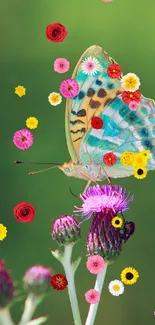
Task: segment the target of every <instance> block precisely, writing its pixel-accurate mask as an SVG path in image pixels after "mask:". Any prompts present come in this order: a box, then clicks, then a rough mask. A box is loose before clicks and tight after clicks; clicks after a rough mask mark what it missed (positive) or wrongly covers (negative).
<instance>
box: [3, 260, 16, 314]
mask: <svg viewBox="0 0 155 325" xmlns="http://www.w3.org/2000/svg"><path fill="white" fill-rule="evenodd" d="M14 296H15V286H14V283H13V281H12V278H11V276H10V274H9V272H8V271H7V269H6V268H5V265H4V262H3V261H2V260H0V308H5V307H6V306H7V305H8V304H9V303H10V302H11V301H12V300H13V298H14Z"/></svg>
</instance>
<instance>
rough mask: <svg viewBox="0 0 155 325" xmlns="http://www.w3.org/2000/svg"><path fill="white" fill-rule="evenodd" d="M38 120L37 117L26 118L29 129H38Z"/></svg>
mask: <svg viewBox="0 0 155 325" xmlns="http://www.w3.org/2000/svg"><path fill="white" fill-rule="evenodd" d="M38 123H39V122H38V120H37V118H36V117H29V118H27V120H26V126H27V127H28V128H29V129H36V128H37V126H38Z"/></svg>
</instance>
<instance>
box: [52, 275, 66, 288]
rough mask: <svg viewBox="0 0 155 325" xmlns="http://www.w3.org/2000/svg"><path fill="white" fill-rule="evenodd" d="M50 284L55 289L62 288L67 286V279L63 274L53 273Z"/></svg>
mask: <svg viewBox="0 0 155 325" xmlns="http://www.w3.org/2000/svg"><path fill="white" fill-rule="evenodd" d="M51 286H52V287H53V289H55V290H64V289H66V288H67V286H68V281H67V279H66V277H65V275H63V274H55V275H53V276H52V279H51Z"/></svg>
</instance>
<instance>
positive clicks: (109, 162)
mask: <svg viewBox="0 0 155 325" xmlns="http://www.w3.org/2000/svg"><path fill="white" fill-rule="evenodd" d="M116 160H117V157H116V155H115V154H114V153H113V152H107V153H106V154H105V155H104V156H103V162H104V164H105V165H106V166H113V165H115V164H116Z"/></svg>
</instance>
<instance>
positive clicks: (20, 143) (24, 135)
mask: <svg viewBox="0 0 155 325" xmlns="http://www.w3.org/2000/svg"><path fill="white" fill-rule="evenodd" d="M13 143H14V144H15V146H16V147H17V148H19V149H21V150H25V149H28V148H30V147H31V146H32V144H33V134H32V133H31V132H30V131H29V130H27V129H22V130H19V131H16V132H15V133H14V136H13Z"/></svg>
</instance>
